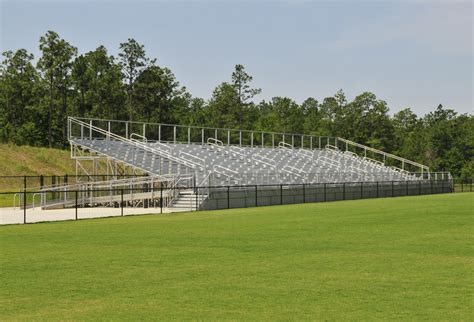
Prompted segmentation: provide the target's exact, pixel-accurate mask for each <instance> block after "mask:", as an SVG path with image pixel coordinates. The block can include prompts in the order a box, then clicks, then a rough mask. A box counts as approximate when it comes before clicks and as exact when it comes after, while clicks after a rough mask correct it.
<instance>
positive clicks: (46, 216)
mask: <svg viewBox="0 0 474 322" xmlns="http://www.w3.org/2000/svg"><path fill="white" fill-rule="evenodd" d="M183 211H189V209H174V208H163V213H172V212H183ZM144 214H160V208H123V215H124V216H133V215H144ZM119 216H121V210H120V208H106V207H102V208H78V209H77V218H78V219H86V218H103V217H119ZM75 219H76V210H75V209H74V208H72V209H71V208H66V209H54V210H42V209H40V208H35V209H27V210H26V223H28V224H29V223H36V222H44V221H62V220H75ZM23 222H24V212H23V209H19V208H12V207H10V208H7V207H6V208H0V225H10V224H23Z"/></svg>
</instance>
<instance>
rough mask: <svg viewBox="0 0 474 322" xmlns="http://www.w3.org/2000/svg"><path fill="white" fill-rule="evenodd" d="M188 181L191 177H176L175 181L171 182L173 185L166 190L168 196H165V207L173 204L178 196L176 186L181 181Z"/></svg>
mask: <svg viewBox="0 0 474 322" xmlns="http://www.w3.org/2000/svg"><path fill="white" fill-rule="evenodd" d="M190 179H192V177H177V178H176V180H175V181H174V182H173V185H172V186H171V187H169V188H167V190H168V194H167V201H166V207H168V208H169V207H170V206H171V205H172V204H173V202H174V201H175V199H176V198H177V197H178V196H179V189H178V184H179V183H180V182H181V181H184V180H190ZM170 196H171V197H170Z"/></svg>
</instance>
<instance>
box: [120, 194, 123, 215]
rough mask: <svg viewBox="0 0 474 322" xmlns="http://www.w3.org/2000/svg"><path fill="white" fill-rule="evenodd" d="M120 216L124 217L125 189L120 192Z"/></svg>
mask: <svg viewBox="0 0 474 322" xmlns="http://www.w3.org/2000/svg"><path fill="white" fill-rule="evenodd" d="M120 215H121V216H123V188H122V189H121V191H120Z"/></svg>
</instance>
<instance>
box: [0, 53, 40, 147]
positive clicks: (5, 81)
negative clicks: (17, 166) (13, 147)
mask: <svg viewBox="0 0 474 322" xmlns="http://www.w3.org/2000/svg"><path fill="white" fill-rule="evenodd" d="M3 56H4V57H5V59H4V60H3V62H2V63H1V68H0V71H1V73H0V75H1V76H0V77H1V82H0V89H1V90H0V93H1V95H0V102H1V104H0V115H1V116H0V124H1V125H2V126H1V128H2V130H1V131H0V137H1V138H2V141H4V142H5V141H7V140H11V141H13V142H15V143H18V144H25V143H29V144H32V145H33V144H36V143H37V142H35V140H34V136H35V135H34V132H35V126H34V123H33V122H32V121H34V120H35V117H34V113H35V111H34V108H35V106H36V105H37V104H38V99H37V84H38V73H37V72H36V70H35V68H34V66H33V64H32V60H33V55H32V54H30V53H28V52H27V51H26V50H25V49H19V50H17V51H16V52H12V51H6V52H4V53H3Z"/></svg>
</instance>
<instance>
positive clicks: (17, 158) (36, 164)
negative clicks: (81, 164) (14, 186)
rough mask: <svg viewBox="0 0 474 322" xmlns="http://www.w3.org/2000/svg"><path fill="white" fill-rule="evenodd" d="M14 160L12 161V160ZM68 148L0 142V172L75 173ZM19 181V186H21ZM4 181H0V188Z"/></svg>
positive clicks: (13, 173) (4, 173) (30, 173)
mask: <svg viewBox="0 0 474 322" xmlns="http://www.w3.org/2000/svg"><path fill="white" fill-rule="evenodd" d="M13 160H14V161H13ZM75 171H76V168H75V167H74V161H73V160H72V159H71V156H70V151H69V149H66V150H60V149H48V148H36V147H31V146H17V145H13V144H0V173H1V174H2V175H3V176H7V175H18V174H21V175H42V174H43V175H64V174H65V173H75ZM21 183H22V182H21V181H20V186H21ZM5 184H6V182H2V181H0V188H10V186H7V187H5Z"/></svg>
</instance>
